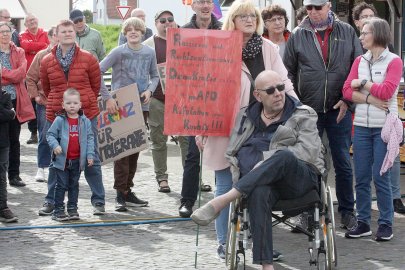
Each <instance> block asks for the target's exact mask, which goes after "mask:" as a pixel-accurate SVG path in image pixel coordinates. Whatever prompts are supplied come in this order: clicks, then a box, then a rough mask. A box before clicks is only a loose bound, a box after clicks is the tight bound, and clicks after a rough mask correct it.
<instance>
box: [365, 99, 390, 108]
mask: <svg viewBox="0 0 405 270" xmlns="http://www.w3.org/2000/svg"><path fill="white" fill-rule="evenodd" d="M368 103H370V104H371V105H374V106H375V107H377V108H379V109H381V110H384V111H388V106H389V103H388V101H385V100H381V99H379V98H376V97H374V96H372V95H369V96H368Z"/></svg>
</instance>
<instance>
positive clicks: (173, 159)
mask: <svg viewBox="0 0 405 270" xmlns="http://www.w3.org/2000/svg"><path fill="white" fill-rule="evenodd" d="M28 138H29V131H28V129H27V127H26V125H24V126H23V129H22V134H21V142H22V143H21V177H22V179H23V180H24V181H25V182H26V183H27V186H26V187H23V188H14V187H9V188H8V191H9V205H10V208H11V209H12V210H13V211H14V212H15V213H16V214H17V215H18V217H19V222H18V223H15V224H7V225H5V224H1V223H0V229H1V228H3V227H5V226H10V227H11V226H42V225H50V226H52V225H61V223H59V222H56V221H52V220H51V219H50V217H40V216H38V215H37V213H38V209H39V207H40V206H41V205H42V203H43V199H44V196H45V194H46V183H38V182H35V180H34V176H35V173H36V145H26V144H25V142H26V140H27V139H28ZM168 150H169V151H168V153H169V158H168V160H169V161H168V168H169V185H170V187H171V189H172V192H171V193H169V194H163V193H159V192H158V191H157V190H158V188H157V183H156V181H155V178H154V172H153V162H152V156H151V152H150V150H147V151H143V152H142V154H141V156H140V158H139V163H138V168H139V169H138V172H137V173H136V176H135V189H134V191H135V192H136V193H137V195H138V196H139V197H140V198H142V199H146V200H148V201H149V205H150V206H149V207H145V208H132V209H130V211H128V212H123V213H122V212H121V213H119V212H115V211H114V199H115V191H114V190H113V188H112V186H113V170H112V164H108V165H106V166H104V167H103V179H104V186H105V189H106V211H107V214H106V215H104V216H100V217H97V216H93V214H92V207H91V204H90V190H89V187H88V185H87V183H86V181H85V179H84V178H83V177H82V178H81V179H80V194H79V213H80V217H81V219H82V220H81V222H86V223H90V224H93V225H95V224H99V223H100V222H101V221H103V222H118V221H121V220H125V221H128V220H129V221H134V220H138V221H139V219H147V220H150V219H156V218H162V217H168V218H177V217H178V216H177V215H178V207H179V199H180V192H181V181H182V166H181V159H180V151H179V148H178V147H177V146H176V145H174V144H173V143H169V149H168ZM203 174H204V175H203V179H204V182H205V183H209V184H211V185H212V186H214V176H213V173H212V172H208V171H204V173H203ZM331 182H333V181H330V183H331ZM402 190H403V193H404V191H405V189H404V188H403V189H402ZM212 197H213V192H209V193H203V194H202V201H203V202H206V201H207V200H209V199H211V198H212ZM373 207H374V209H376V206H375V203H373ZM375 215H376V211H373V220H374V221H375V219H376V218H375ZM336 221H337V222H339V219H338V218H337V219H336ZM395 222H396V223H395V229H394V234H395V237H394V239H393V240H392V241H391V242H388V243H377V242H375V241H373V240H371V238H365V239H361V240H349V239H345V238H344V236H343V234H344V232H343V231H342V230H340V229H339V230H338V237H337V238H338V239H337V244H338V253H339V265H340V267H339V269H392V270H395V269H405V260H404V256H403V254H405V237H404V236H403V232H404V231H405V216H399V215H395ZM196 229H197V226H196V225H195V224H194V223H193V222H191V221H173V222H167V223H156V224H142V225H128V226H105V227H94V226H93V227H80V228H57V229H33V230H8V231H5V230H0V258H1V264H0V269H141V270H143V269H194V258H195V250H196V244H195V243H196V241H195V240H196ZM372 229H373V230H374V231H375V230H376V225H375V222H374V223H373V226H372ZM274 243H275V244H274V245H275V248H276V249H278V250H280V251H281V252H282V253H283V254H284V259H283V261H282V262H281V263H280V264H279V263H276V264H275V268H276V269H310V268H309V265H308V258H309V256H308V254H307V239H306V237H305V236H303V235H300V234H292V233H290V232H289V230H288V229H287V228H285V227H282V226H281V227H277V228H275V229H274ZM216 248H217V244H216V237H215V229H214V225H213V224H211V225H210V226H207V227H200V235H199V248H198V269H225V266H224V263H223V262H220V261H219V259H218V258H217V257H216ZM246 263H247V267H246V269H260V267H259V266H253V265H252V264H251V253H250V252H249V253H248V254H247V261H246ZM312 269H314V268H312Z"/></svg>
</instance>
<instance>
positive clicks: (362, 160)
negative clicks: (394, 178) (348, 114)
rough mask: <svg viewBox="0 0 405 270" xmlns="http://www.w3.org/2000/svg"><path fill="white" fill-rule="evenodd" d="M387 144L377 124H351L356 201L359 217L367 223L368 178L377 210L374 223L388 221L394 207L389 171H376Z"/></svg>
mask: <svg viewBox="0 0 405 270" xmlns="http://www.w3.org/2000/svg"><path fill="white" fill-rule="evenodd" d="M386 152H387V144H386V143H385V142H383V140H382V139H381V128H366V127H358V126H355V127H354V140H353V155H354V158H353V160H354V168H355V170H354V171H355V176H356V205H357V218H358V220H359V221H361V222H364V223H366V224H369V225H370V221H371V185H370V184H371V180H372V179H374V185H375V190H376V194H377V206H378V210H379V212H380V213H379V214H380V215H379V218H378V224H386V225H388V226H391V225H392V220H393V216H394V207H393V204H392V193H391V183H390V172H389V171H388V172H386V173H384V174H383V175H380V169H381V165H382V164H383V161H384V157H385V154H386Z"/></svg>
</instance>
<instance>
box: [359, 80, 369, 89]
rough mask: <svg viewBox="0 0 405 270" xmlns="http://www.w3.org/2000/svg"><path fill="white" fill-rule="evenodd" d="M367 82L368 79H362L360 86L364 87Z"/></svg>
mask: <svg viewBox="0 0 405 270" xmlns="http://www.w3.org/2000/svg"><path fill="white" fill-rule="evenodd" d="M367 82H368V81H367V80H362V81H361V83H360V88H363V87H364V86H365V85H366V83H367Z"/></svg>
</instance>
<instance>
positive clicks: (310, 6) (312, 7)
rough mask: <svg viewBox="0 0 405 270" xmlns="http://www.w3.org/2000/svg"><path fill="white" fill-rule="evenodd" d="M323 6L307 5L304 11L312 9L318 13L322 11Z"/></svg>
mask: <svg viewBox="0 0 405 270" xmlns="http://www.w3.org/2000/svg"><path fill="white" fill-rule="evenodd" d="M324 5H326V4H324ZM324 5H322V6H314V5H308V6H305V8H306V10H308V11H309V10H312V9H315V10H317V11H320V10H322V8H323V6H324Z"/></svg>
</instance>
